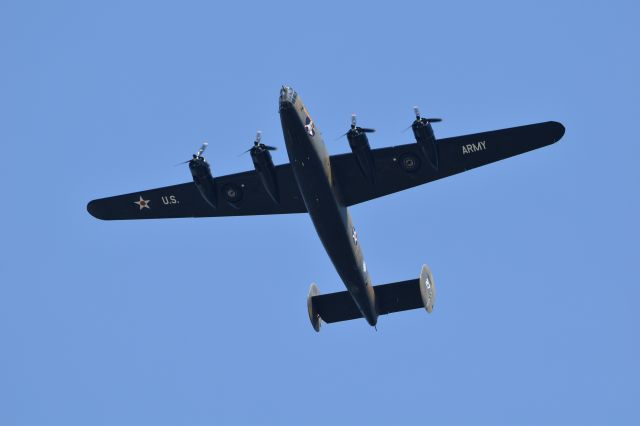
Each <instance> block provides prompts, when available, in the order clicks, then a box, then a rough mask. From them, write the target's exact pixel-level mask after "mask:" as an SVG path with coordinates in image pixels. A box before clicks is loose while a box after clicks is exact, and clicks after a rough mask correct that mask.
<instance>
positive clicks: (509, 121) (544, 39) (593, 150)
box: [0, 0, 640, 425]
mask: <svg viewBox="0 0 640 426" xmlns="http://www.w3.org/2000/svg"><path fill="white" fill-rule="evenodd" d="M639 12H640V10H639V7H638V6H637V3H636V2H564V3H560V2H530V3H524V2H491V1H490V2H487V1H482V2H433V3H431V4H429V3H427V2H401V1H398V2H384V5H383V4H382V2H380V4H374V2H356V3H346V2H345V3H342V2H303V1H297V2H281V3H277V2H261V3H257V2H256V3H250V2H233V3H231V2H220V4H219V5H218V4H216V3H215V2H175V3H173V4H167V3H162V2H155V1H153V2H152V1H150V2H129V1H110V2H81V1H78V2H45V1H43V2H29V1H6V0H4V1H2V2H0V61H1V62H0V117H1V118H0V149H1V153H2V154H1V155H2V157H1V158H2V166H1V167H0V178H1V180H2V196H1V199H2V207H3V208H2V213H1V217H2V220H1V222H0V227H1V229H2V233H1V235H2V240H1V241H2V244H1V245H0V251H1V255H0V259H1V260H0V277H1V278H0V280H1V282H0V424H1V425H178V424H179V425H200V424H278V425H283V424H291V425H300V424H309V425H327V424H367V425H388V424H413V425H426V424H437V425H441V424H490V425H495V424H510V425H512V424H579V425H587V424H607V425H611V424H636V425H637V424H640V408H639V402H640V398H639V397H640V384H639V383H640V367H639V364H638V361H639V360H640V343H639V337H640V333H639V325H640V313H639V312H638V299H639V298H640V286H639V284H640V282H639V280H638V275H637V270H638V269H637V268H638V263H639V261H640V256H639V248H638V240H639V238H640V232H639V225H638V220H639V215H640V201H639V197H638V183H639V182H640V172H639V162H640V140H639V139H638V116H639V114H640V108H639V106H638V102H639V100H640V87H639V84H638V76H639V75H640V65H639V61H640V57H639V55H638V52H639V50H638V41H639V40H640V30H639V29H638V22H639V20H640V13H639ZM282 84H290V85H292V86H293V87H295V88H296V89H297V90H298V91H299V93H300V95H301V96H302V98H303V100H304V102H305V103H306V105H307V106H308V107H309V110H310V112H311V114H312V115H313V117H314V119H315V120H316V123H317V125H318V127H319V128H320V130H321V131H322V132H323V134H324V136H325V140H326V142H327V145H328V148H329V150H330V152H332V153H341V152H346V151H348V145H347V141H346V140H344V139H342V140H338V141H335V140H334V139H335V138H336V137H337V136H339V135H340V134H342V133H344V132H345V131H346V129H347V127H348V125H349V119H350V114H351V113H352V112H357V113H358V114H359V120H360V121H359V122H360V124H362V125H364V126H370V127H375V128H377V129H378V132H377V133H375V134H374V135H372V136H371V138H370V140H371V143H372V146H373V147H383V146H388V145H392V144H400V143H408V142H410V141H411V133H410V132H407V133H402V130H403V129H404V128H405V127H407V126H408V125H409V124H410V123H411V120H412V119H413V115H412V110H411V108H412V106H413V105H415V104H418V105H420V106H421V108H422V111H423V113H424V115H428V116H437V117H443V118H444V119H445V121H444V122H443V123H440V124H437V125H436V126H437V127H436V132H437V135H438V136H441V137H446V136H455V135H461V134H466V133H473V132H477V131H484V130H492V129H498V128H503V127H511V126H516V125H522V124H528V123H534V122H539V121H546V120H556V121H560V122H562V123H563V124H564V125H565V126H566V128H567V132H566V135H565V137H564V138H563V139H562V140H561V141H560V142H559V143H558V144H555V145H553V146H550V147H547V148H544V149H541V150H538V151H535V152H532V153H528V154H525V155H523V156H519V157H516V158H512V159H509V160H505V161H502V162H499V163H495V164H492V165H489V166H486V167H483V168H480V169H476V170H473V171H470V172H468V173H464V174H461V175H457V176H454V177H451V178H448V179H445V180H442V181H438V182H435V183H432V184H429V185H426V186H422V187H418V188H414V189H411V190H408V191H405V192H402V193H398V194H395V195H392V196H388V197H385V198H382V199H378V200H374V201H371V202H368V203H365V204H362V205H358V206H355V207H353V208H352V209H351V213H352V215H353V219H354V221H355V224H356V226H357V227H358V231H359V232H358V235H359V238H360V242H361V244H362V245H363V248H364V252H365V254H366V257H367V265H368V266H369V269H370V272H371V274H372V278H373V280H374V282H375V283H377V284H381V283H386V282H393V281H398V280H404V279H409V278H413V277H416V276H417V275H418V273H419V271H420V267H421V265H422V264H423V263H428V264H429V265H430V266H431V268H432V269H433V271H434V275H435V280H436V283H437V288H438V300H437V306H436V309H435V311H434V313H433V314H432V315H428V314H427V313H425V312H424V311H420V310H416V311H411V312H405V313H400V314H395V315H390V316H385V317H382V318H381V319H380V321H379V326H378V331H377V332H376V331H375V330H374V329H372V328H371V327H369V326H368V325H367V324H366V322H365V321H363V320H359V321H351V322H345V323H340V324H333V325H325V326H324V327H323V329H322V331H321V332H320V333H319V334H316V333H315V332H314V331H313V330H312V328H311V325H310V324H309V320H308V318H307V312H306V296H307V291H308V288H309V284H310V283H311V282H312V281H315V282H317V283H318V285H319V287H320V289H321V291H323V292H327V293H328V292H334V291H341V290H343V289H344V287H343V286H342V283H341V282H340V280H339V277H338V275H337V274H336V272H335V270H334V268H333V266H332V264H331V262H330V261H329V259H328V257H327V256H326V253H325V252H324V249H323V247H322V245H321V243H320V241H319V239H318V238H317V235H316V233H315V230H314V228H313V226H312V223H311V221H310V219H309V217H308V216H307V215H287V216H271V217H244V218H222V219H180V220H166V221H146V222H143V221H129V222H102V221H99V220H96V219H94V218H93V217H91V216H89V214H88V213H87V212H86V203H87V202H88V201H89V200H91V199H93V198H100V197H104V196H108V195H115V194H119V193H126V192H132V191H137V190H143V189H148V188H153V187H158V186H164V185H171V184H175V183H182V182H186V181H189V180H190V174H189V172H188V169H187V167H186V166H180V167H175V166H174V164H176V163H178V162H180V161H184V160H187V159H189V158H190V156H191V154H192V153H193V152H194V151H195V150H196V149H197V148H198V146H199V145H200V144H201V143H202V141H203V140H207V141H209V143H210V146H209V151H207V154H208V159H209V161H210V162H211V164H212V168H213V171H214V174H217V175H222V174H228V173H233V172H239V171H243V170H246V169H250V168H251V167H252V164H251V161H250V158H249V156H242V157H239V156H238V154H239V153H241V152H242V151H244V150H246V149H247V148H249V146H250V144H251V143H252V141H253V137H254V135H255V131H256V130H257V129H261V130H262V131H263V136H264V142H266V143H268V144H272V145H277V146H279V147H281V148H284V143H283V138H282V130H281V128H280V121H279V117H278V113H277V107H278V106H277V100H278V91H279V88H280V86H281V85H282ZM274 160H275V161H276V163H283V162H286V161H287V156H286V152H285V151H284V149H282V150H280V151H277V152H276V153H275V155H274Z"/></svg>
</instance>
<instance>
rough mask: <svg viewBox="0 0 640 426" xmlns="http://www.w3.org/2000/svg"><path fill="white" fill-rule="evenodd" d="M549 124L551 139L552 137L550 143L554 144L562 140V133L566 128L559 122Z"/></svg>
mask: <svg viewBox="0 0 640 426" xmlns="http://www.w3.org/2000/svg"><path fill="white" fill-rule="evenodd" d="M549 124H551V126H552V132H553V133H552V137H553V142H552V143H556V142H558V141H559V140H560V139H562V137H563V136H564V133H565V131H566V128H565V127H564V125H563V124H562V123H560V122H559V121H550V122H549Z"/></svg>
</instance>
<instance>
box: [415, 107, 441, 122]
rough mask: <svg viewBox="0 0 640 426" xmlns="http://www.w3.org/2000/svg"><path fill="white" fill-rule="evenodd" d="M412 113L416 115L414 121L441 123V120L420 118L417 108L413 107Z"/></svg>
mask: <svg viewBox="0 0 640 426" xmlns="http://www.w3.org/2000/svg"><path fill="white" fill-rule="evenodd" d="M413 112H414V113H415V114H416V121H420V122H422V123H439V122H441V121H442V118H424V117H421V116H420V108H418V107H417V106H414V107H413Z"/></svg>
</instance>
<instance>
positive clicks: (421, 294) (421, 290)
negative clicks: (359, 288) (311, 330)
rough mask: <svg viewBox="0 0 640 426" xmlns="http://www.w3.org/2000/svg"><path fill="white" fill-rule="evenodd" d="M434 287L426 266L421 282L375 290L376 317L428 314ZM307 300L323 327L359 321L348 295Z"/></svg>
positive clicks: (418, 279)
mask: <svg viewBox="0 0 640 426" xmlns="http://www.w3.org/2000/svg"><path fill="white" fill-rule="evenodd" d="M433 284H434V283H433V277H432V276H431V273H430V271H429V270H428V268H427V267H426V266H425V267H424V268H423V271H422V274H421V276H420V278H416V279H413V280H406V281H399V282H396V283H390V284H382V285H377V286H374V287H373V289H374V291H375V295H376V309H377V312H378V315H386V314H390V313H393V312H400V311H408V310H410V309H418V308H426V309H427V311H429V312H431V310H432V309H433V299H434V296H435V294H434V285H433ZM314 293H315V292H314ZM310 296H311V303H312V306H311V308H312V310H313V312H314V313H315V314H317V315H318V316H319V317H320V318H321V319H322V321H324V322H326V323H332V322H339V321H348V320H352V319H357V318H362V313H361V312H360V310H359V309H358V306H357V305H356V303H355V302H354V300H353V298H352V297H351V294H349V292H348V291H340V292H337V293H330V294H319V295H315V294H312V295H310Z"/></svg>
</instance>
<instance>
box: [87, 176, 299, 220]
mask: <svg viewBox="0 0 640 426" xmlns="http://www.w3.org/2000/svg"><path fill="white" fill-rule="evenodd" d="M276 177H277V181H278V186H279V188H280V202H279V203H276V202H275V201H273V200H272V199H271V197H270V196H269V194H268V193H267V192H266V190H265V189H264V186H263V184H262V182H261V181H260V178H259V176H258V175H257V173H256V172H255V171H248V172H243V173H236V174H232V175H227V176H221V177H217V178H215V179H214V181H215V185H216V188H217V192H218V203H217V205H216V207H215V208H214V207H212V206H210V205H209V204H208V203H207V202H206V201H205V200H204V198H203V197H202V195H201V194H200V192H199V191H198V188H197V187H196V185H195V184H194V183H193V182H187V183H183V184H180V185H172V186H166V187H163V188H155V189H150V190H147V191H139V192H132V193H130V194H124V195H116V196H114V197H107V198H101V199H98V200H93V201H91V202H89V204H88V205H87V210H88V211H89V213H90V214H91V215H92V216H94V217H96V218H98V219H103V220H123V219H168V218H179V217H220V216H249V215H266V214H286V213H305V212H306V211H307V208H306V207H305V205H304V202H303V200H302V196H301V195H300V191H299V189H298V185H297V184H296V181H295V179H294V177H293V172H292V170H291V166H290V165H289V164H283V165H280V166H276ZM230 190H233V191H232V192H231V191H230ZM228 191H229V192H228ZM229 194H232V195H233V196H229Z"/></svg>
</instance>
